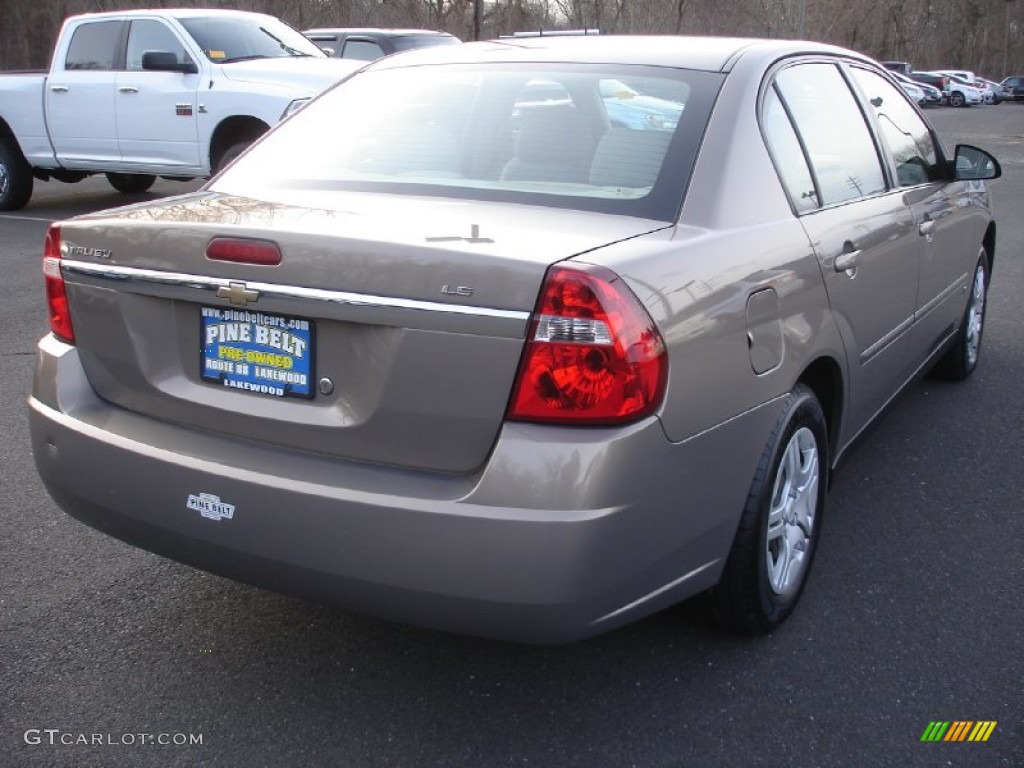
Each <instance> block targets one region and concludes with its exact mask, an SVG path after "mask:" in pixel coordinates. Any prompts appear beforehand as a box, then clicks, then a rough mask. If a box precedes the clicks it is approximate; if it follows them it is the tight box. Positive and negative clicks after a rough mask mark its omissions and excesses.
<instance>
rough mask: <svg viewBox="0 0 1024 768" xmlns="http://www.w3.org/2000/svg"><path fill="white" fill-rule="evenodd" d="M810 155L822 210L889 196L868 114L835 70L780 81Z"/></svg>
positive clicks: (788, 74) (809, 70)
mask: <svg viewBox="0 0 1024 768" xmlns="http://www.w3.org/2000/svg"><path fill="white" fill-rule="evenodd" d="M775 85H776V88H777V89H778V92H779V95H780V96H781V98H782V100H783V101H784V102H785V105H786V108H787V109H788V111H789V114H790V115H792V116H793V121H794V123H795V125H796V129H797V131H798V132H799V134H800V137H801V139H802V140H803V142H804V146H805V147H806V149H807V156H808V159H809V160H810V163H811V168H812V170H813V172H814V176H815V178H816V180H817V188H818V190H819V192H820V194H821V204H822V205H835V204H838V203H845V202H848V201H850V200H856V199H858V198H862V197H867V196H869V195H875V194H878V193H880V192H884V191H885V190H886V181H885V174H884V172H883V170H882V164H881V159H880V158H879V156H878V151H877V149H876V147H875V142H874V140H873V139H872V137H871V132H870V131H869V130H868V125H867V122H866V121H865V119H864V114H863V113H862V112H861V110H860V107H859V106H858V104H857V100H856V98H855V97H854V95H853V92H852V91H851V90H850V87H849V86H848V85H847V83H846V80H845V78H843V76H842V74H841V73H840V71H839V68H838V67H837V66H836V65H834V64H824V63H808V64H798V65H795V66H791V67H788V68H786V69H784V70H782V71H781V72H780V73H779V74H778V76H777V77H776V79H775Z"/></svg>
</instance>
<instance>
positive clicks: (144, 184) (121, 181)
mask: <svg viewBox="0 0 1024 768" xmlns="http://www.w3.org/2000/svg"><path fill="white" fill-rule="evenodd" d="M107 181H109V182H110V186H112V187H113V188H114V189H116V190H117V191H118V192H122V193H124V194H126V195H137V194H139V193H140V192H145V191H146V190H147V189H149V188H150V187H152V186H153V183H154V182H155V181H156V176H147V175H143V174H140V173H108V174H107Z"/></svg>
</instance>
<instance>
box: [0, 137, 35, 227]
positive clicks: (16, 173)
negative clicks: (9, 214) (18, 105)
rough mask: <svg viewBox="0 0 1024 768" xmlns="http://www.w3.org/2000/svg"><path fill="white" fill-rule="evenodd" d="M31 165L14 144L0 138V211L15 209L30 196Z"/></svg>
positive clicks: (22, 206) (21, 206) (20, 206)
mask: <svg viewBox="0 0 1024 768" xmlns="http://www.w3.org/2000/svg"><path fill="white" fill-rule="evenodd" d="M33 185H34V179H33V178H32V166H30V165H29V164H28V162H27V161H26V160H25V158H24V156H23V155H22V154H21V152H20V151H19V150H18V148H17V147H16V146H12V145H11V143H10V142H9V141H4V140H3V139H0V211H17V210H20V209H22V208H24V207H25V206H26V205H28V201H29V199H30V198H31V197H32V187H33Z"/></svg>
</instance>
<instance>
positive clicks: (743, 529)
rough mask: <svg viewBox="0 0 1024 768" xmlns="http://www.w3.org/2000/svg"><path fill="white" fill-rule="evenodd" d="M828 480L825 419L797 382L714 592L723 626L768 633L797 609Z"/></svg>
mask: <svg viewBox="0 0 1024 768" xmlns="http://www.w3.org/2000/svg"><path fill="white" fill-rule="evenodd" d="M794 474H795V477H791V475H794ZM827 479H828V427H827V425H826V423H825V415H824V413H823V412H822V410H821V405H820V404H819V403H818V399H817V398H816V397H815V395H814V392H812V391H811V390H810V388H808V387H806V386H804V385H802V384H798V385H796V386H795V387H794V388H793V390H792V391H791V392H790V393H789V394H788V395H787V396H786V398H785V400H784V401H783V405H782V411H781V412H780V413H779V417H778V419H777V420H776V422H775V426H774V427H773V429H772V432H771V435H770V436H769V438H768V444H767V445H766V446H765V448H764V451H763V452H762V454H761V460H760V462H758V465H757V471H756V472H755V474H754V480H753V482H752V483H751V486H750V493H749V494H748V496H747V501H746V505H745V506H744V508H743V514H742V515H741V516H740V523H739V527H738V528H737V530H736V537H735V539H734V540H733V545H732V550H731V551H730V552H729V559H728V561H727V562H726V565H725V569H724V571H723V572H722V578H721V580H720V581H719V583H718V585H717V586H715V587H714V588H713V589H712V590H711V598H712V607H713V611H714V613H715V616H716V618H717V619H718V621H719V623H720V624H722V625H723V626H725V627H727V628H729V629H732V630H737V631H740V632H744V633H749V634H765V633H767V632H770V631H772V630H773V629H775V628H776V627H778V626H779V625H780V624H781V623H782V622H783V621H785V620H786V619H787V618H788V617H789V615H790V614H791V613H792V612H793V609H794V608H795V607H796V604H797V602H798V601H799V600H800V595H801V594H802V593H803V589H804V585H805V584H806V583H807V577H808V574H809V573H810V569H811V564H812V562H813V560H814V554H815V552H816V551H817V548H818V540H819V538H820V535H821V522H822V517H823V513H824V510H825V486H826V482H827ZM784 543H785V544H790V543H792V544H793V547H792V550H790V548H789V547H788V546H783V544H784ZM783 560H785V563H783V562H782V561H783ZM786 564H789V565H790V566H791V567H792V569H793V570H792V571H791V570H789V569H788V568H786V567H785V565H786Z"/></svg>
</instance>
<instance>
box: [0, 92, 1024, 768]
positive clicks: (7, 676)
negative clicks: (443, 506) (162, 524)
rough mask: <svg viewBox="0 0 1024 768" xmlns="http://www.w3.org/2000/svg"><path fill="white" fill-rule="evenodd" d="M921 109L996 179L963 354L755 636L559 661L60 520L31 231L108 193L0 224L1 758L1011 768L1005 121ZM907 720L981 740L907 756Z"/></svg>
mask: <svg viewBox="0 0 1024 768" xmlns="http://www.w3.org/2000/svg"><path fill="white" fill-rule="evenodd" d="M929 115H930V116H931V118H932V119H933V122H934V123H935V124H936V125H937V127H938V128H939V130H940V133H941V134H942V135H943V137H944V138H945V140H946V141H947V143H948V144H950V145H952V144H954V143H955V142H956V141H957V140H961V141H967V142H969V143H974V144H978V145H980V146H982V147H985V148H988V149H990V150H992V151H993V152H994V153H995V154H996V155H997V157H999V158H1000V160H1001V161H1002V164H1003V170H1004V174H1005V176H1004V178H1003V179H1000V180H998V181H996V182H994V183H993V184H992V189H993V195H994V199H995V205H996V209H997V217H998V222H999V233H998V246H997V251H996V259H995V270H994V283H993V285H992V289H991V292H990V295H989V310H988V311H989V314H988V325H987V327H986V330H985V338H984V349H983V353H982V360H981V363H980V366H979V368H978V370H977V372H976V373H975V375H974V376H973V377H972V378H971V379H970V380H969V381H967V382H965V383H962V384H950V383H944V382H938V381H934V380H931V379H924V380H923V381H921V382H919V383H917V384H914V385H913V386H911V387H910V388H909V389H908V390H907V391H906V392H905V393H904V394H903V395H902V396H901V397H900V398H899V399H898V400H897V401H896V402H895V403H894V405H893V406H892V407H891V408H890V409H889V410H888V411H887V413H886V414H885V415H884V416H883V418H882V419H881V420H880V421H879V422H878V423H876V425H875V426H874V427H872V428H871V429H870V430H869V431H868V432H867V434H865V435H864V436H863V437H862V438H861V440H860V441H859V442H858V443H857V445H856V446H855V447H854V449H852V450H851V451H850V452H849V453H848V454H847V456H846V457H845V459H844V463H843V464H842V465H841V466H840V468H839V471H838V473H837V474H836V476H835V480H834V484H833V487H832V491H831V493H830V495H829V500H828V509H827V514H826V518H825V528H824V529H823V538H822V542H821V549H820V551H819V553H818V558H817V560H816V562H815V572H814V574H813V576H812V579H811V583H810V585H809V587H808V589H807V591H806V592H805V594H804V598H803V601H802V604H801V606H800V609H799V611H798V612H797V614H796V615H795V616H794V617H793V618H792V619H791V620H790V621H789V622H788V623H787V624H786V625H784V626H783V627H782V628H781V629H780V630H779V631H777V632H776V633H775V634H773V635H771V636H769V637H766V638H759V639H751V638H737V637H735V636H731V635H729V634H725V633H723V632H721V631H719V630H717V629H716V628H715V627H714V626H713V625H712V624H711V623H710V622H709V621H708V619H707V617H706V615H705V612H704V610H703V605H702V603H701V601H699V600H694V601H690V602H689V603H686V604H684V605H682V606H680V607H677V608H675V609H672V610H669V611H666V612H664V613H661V614H659V615H657V616H654V617H652V618H650V619H648V620H646V621H643V622H640V623H638V624H635V625H633V626H630V627H627V628H624V629H622V630H619V631H616V632H613V633H611V634H609V635H605V636H602V637H598V638H595V639H592V640H588V641H585V642H582V643H578V644H575V645H570V646H564V647H556V648H534V647H523V646H517V645H511V644H502V643H495V642H488V641H482V640H474V639H469V638H464V637H457V636H452V635H445V634H441V633H436V632H429V631H423V630H418V629H412V628H408V627H402V626H396V625H392V624H387V623H383V622H379V621H374V620H370V619H365V618H361V617H358V616H354V615H351V614H347V613H344V612H341V611H339V610H336V609H333V608H330V607H325V606H320V605H314V604H310V603H306V602H302V601H299V600H294V599H291V598H287V597H282V596H279V595H276V594H272V593H269V592H264V591H261V590H258V589H255V588H252V587H248V586H244V585H240V584H236V583H233V582H230V581H227V580H224V579H221V578H218V577H215V576H210V575H207V574H204V573H200V572H198V571H195V570H192V569H190V568H187V567H184V566H181V565H178V564H176V563H172V562H169V561H166V560H163V559H161V558H159V557H156V556H154V555H150V554H148V553H145V552H142V551H139V550H136V549H133V548H131V547H129V546H127V545H125V544H122V543H120V542H118V541H115V540H113V539H110V538H108V537H106V536H103V535H101V534H99V533H97V532H95V531H93V530H92V529H90V528H87V527H85V526H83V525H81V524H79V523H78V522H76V521H74V520H72V519H71V518H69V517H67V516H66V515H64V514H63V513H62V512H60V511H59V510H58V509H57V507H56V506H55V505H54V504H53V503H52V502H51V501H50V499H49V497H48V496H47V495H46V492H45V491H44V489H43V487H42V485H41V483H40V481H39V480H38V478H37V476H36V473H35V469H34V465H33V462H32V456H31V449H30V445H29V439H28V430H27V419H26V406H25V399H26V397H27V395H28V392H29V389H30V386H31V376H32V366H33V354H34V345H35V342H36V340H37V339H38V337H39V336H41V335H42V334H43V333H44V330H45V327H46V311H45V303H44V297H43V290H42V278H41V273H40V257H41V251H42V242H43V236H44V234H45V230H46V226H47V222H49V221H50V220H52V219H54V218H61V217H65V216H68V215H72V214H75V213H80V212H84V211H87V210H95V209H98V208H102V207H109V206H113V205H117V204H120V203H122V202H125V200H126V198H125V197H124V196H122V195H119V194H118V193H116V192H113V191H112V190H110V188H109V187H108V186H107V185H106V183H105V182H104V181H103V180H102V179H94V180H89V181H85V182H82V183H81V184H79V185H61V184H56V183H51V184H46V185H44V184H40V185H38V190H39V191H38V194H37V195H36V196H35V198H34V199H33V201H32V203H31V204H30V205H29V207H27V208H26V209H24V210H23V211H20V212H18V213H17V214H16V215H7V214H0V429H2V430H3V437H4V439H3V440H2V441H0V466H2V472H0V476H2V479H0V524H2V536H0V766H161V767H163V766H179V765H180V766H197V765H204V766H288V767H292V766H294V767H298V766H321V765H330V766H351V767H353V768H363V767H364V766H365V767H368V768H369V767H374V768H376V767H377V766H380V767H381V768H384V767H390V766H395V767H399V766H401V767H403V768H418V767H420V766H423V767H425V768H433V767H434V766H471V767H473V768H485V767H489V766H553V767H558V768H560V767H562V766H580V767H581V768H583V767H585V768H600V767H603V766H609V767H615V768H618V767H620V766H622V767H624V766H639V767H641V768H647V767H649V766H650V767H654V766H657V767H662V766H666V767H667V766H673V767H677V768H683V767H685V768H697V767H704V766H709V767H713V768H731V767H733V766H735V767H736V768H749V767H751V766H767V767H770V768H776V767H778V768H783V767H786V766H800V767H825V766H843V767H845V766H863V767H865V768H868V767H874V766H899V767H901V768H904V767H906V768H909V767H916V766H925V767H926V768H931V767H932V766H935V767H936V768H937V767H939V766H957V767H959V766H979V767H982V766H983V767H985V768H990V767H995V766H1024V728H1022V720H1024V693H1022V687H1024V666H1022V659H1024V600H1022V595H1024V589H1022V588H1024V557H1022V549H1024V547H1022V544H1024V514H1022V506H1024V501H1022V492H1021V472H1020V470H1021V466H1022V458H1024V455H1022V454H1024V390H1022V385H1021V378H1022V374H1024V342H1022V334H1021V329H1024V301H1022V300H1021V296H1022V295H1024V264H1022V261H1021V255H1022V253H1024V215H1022V212H1024V105H1013V104H1006V105H1001V106H997V107H983V108H972V109H962V110H953V109H936V110H930V111H929ZM196 186H198V185H197V184H196V183H192V184H189V185H182V184H180V183H176V182H163V181H161V182H158V184H157V186H156V187H155V188H154V190H153V191H152V192H151V193H149V194H147V195H140V196H135V197H132V198H130V199H132V200H137V199H147V198H154V197H156V196H159V195H168V194H176V193H178V192H181V191H186V190H189V189H194V188H196ZM140 503H145V500H144V499H140ZM933 721H972V722H977V721H995V722H996V723H997V724H996V726H995V728H994V730H993V731H992V733H991V735H990V737H989V739H988V741H986V742H982V743H973V742H959V743H951V742H940V743H931V742H922V741H921V737H922V735H923V734H924V733H925V731H926V729H927V728H928V727H929V724H930V723H932V722H933Z"/></svg>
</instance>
